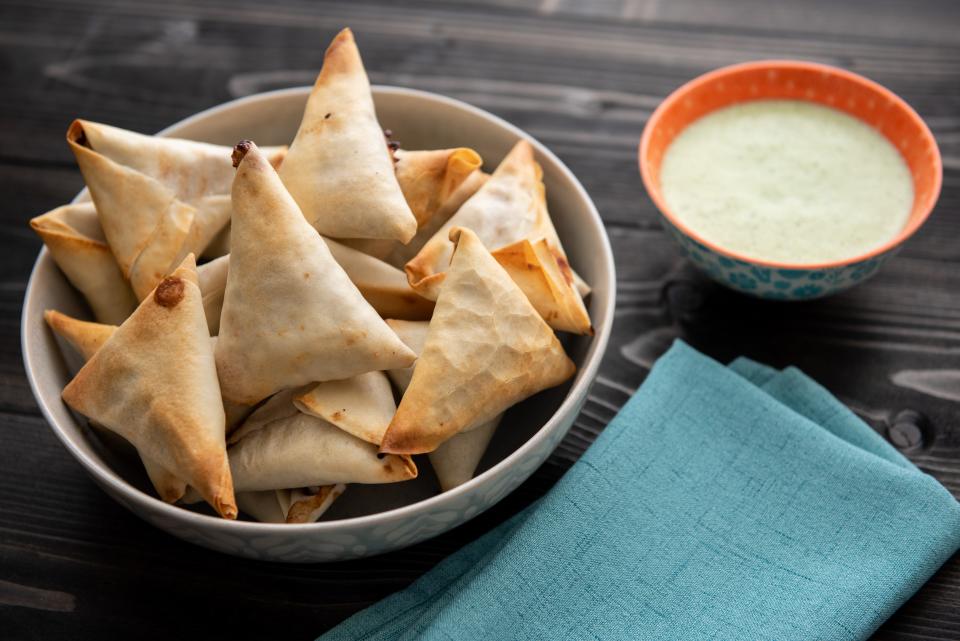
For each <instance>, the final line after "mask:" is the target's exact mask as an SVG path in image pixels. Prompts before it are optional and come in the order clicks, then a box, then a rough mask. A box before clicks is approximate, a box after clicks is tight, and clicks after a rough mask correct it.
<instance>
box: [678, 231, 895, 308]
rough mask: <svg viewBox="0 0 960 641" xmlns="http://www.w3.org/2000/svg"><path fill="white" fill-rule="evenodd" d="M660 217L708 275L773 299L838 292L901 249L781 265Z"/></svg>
mask: <svg viewBox="0 0 960 641" xmlns="http://www.w3.org/2000/svg"><path fill="white" fill-rule="evenodd" d="M660 221H661V222H662V223H663V226H664V228H665V229H666V230H667V232H668V233H669V234H670V236H671V237H672V238H673V239H674V240H675V241H676V242H677V243H678V244H679V245H680V253H681V254H683V255H684V256H686V257H687V258H689V259H690V261H691V262H692V263H693V264H694V265H696V266H697V267H699V268H700V269H701V270H702V271H703V272H704V273H706V274H707V276H709V277H710V278H712V279H713V280H715V281H717V282H718V283H720V284H721V285H725V286H726V287H730V288H731V289H735V290H737V291H739V292H743V293H744V294H750V295H751V296H757V297H759V298H765V299H769V300H792V301H795V300H811V299H814V298H821V297H823V296H828V295H830V294H835V293H837V292H839V291H841V290H844V289H847V288H848V287H852V286H853V285H856V284H857V283H860V282H863V281H865V280H867V279H868V278H870V277H871V276H873V275H874V274H875V273H877V270H878V269H880V266H881V265H882V264H883V263H884V262H885V261H886V260H887V259H888V258H890V257H891V256H893V255H894V254H895V253H896V251H897V249H898V248H893V249H891V250H890V251H888V252H885V253H883V254H880V255H878V256H874V257H872V258H868V259H866V260H862V261H859V262H856V263H851V264H849V265H843V266H840V267H828V268H823V269H778V268H776V267H767V266H764V265H761V264H755V263H750V262H747V261H744V260H739V259H737V258H731V257H729V256H724V255H722V254H720V253H718V252H716V251H714V250H712V249H710V248H709V247H707V246H705V245H703V244H701V243H699V242H697V241H696V240H694V239H693V238H690V237H689V236H687V235H686V234H684V233H683V232H682V231H680V230H679V229H677V228H676V227H674V226H673V224H672V223H671V222H670V221H669V220H667V219H666V218H665V217H663V216H661V217H660Z"/></svg>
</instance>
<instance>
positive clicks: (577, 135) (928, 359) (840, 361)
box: [0, 0, 960, 641]
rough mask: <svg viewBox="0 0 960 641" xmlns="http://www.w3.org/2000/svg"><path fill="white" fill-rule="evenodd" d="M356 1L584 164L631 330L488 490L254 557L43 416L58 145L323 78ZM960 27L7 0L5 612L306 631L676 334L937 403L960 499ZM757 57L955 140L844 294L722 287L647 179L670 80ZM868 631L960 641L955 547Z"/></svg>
mask: <svg viewBox="0 0 960 641" xmlns="http://www.w3.org/2000/svg"><path fill="white" fill-rule="evenodd" d="M347 25H349V26H351V27H352V28H353V29H354V31H355V32H356V34H357V38H358V40H359V42H360V46H361V50H362V52H363V56H364V59H365V62H366V65H367V67H368V69H369V70H370V75H371V78H372V79H373V80H374V81H375V82H380V83H389V84H396V85H403V86H410V87H416V88H420V89H427V90H431V91H437V92H440V93H444V94H448V95H451V96H454V97H457V98H461V99H463V100H466V101H468V102H471V103H473V104H476V105H477V106H479V107H482V108H484V109H488V110H490V111H492V112H494V113H496V114H498V115H500V116H502V117H504V118H506V119H507V120H509V121H511V122H513V123H515V124H516V125H518V126H520V127H522V128H524V129H526V130H527V131H529V132H530V133H531V134H533V135H534V136H536V137H537V138H539V139H540V140H541V141H543V142H544V143H545V144H546V145H547V146H549V147H550V148H551V149H552V150H554V151H555V152H556V153H557V154H558V155H559V156H560V157H561V158H562V159H563V160H564V162H566V163H567V164H568V165H569V166H570V168H571V169H572V170H573V171H574V172H575V173H576V174H577V176H578V177H579V178H580V179H581V180H582V182H583V183H584V185H585V186H586V188H587V190H588V191H589V192H590V194H591V195H592V196H593V198H594V200H595V202H596V204H597V206H598V208H599V210H600V212H601V214H602V216H603V218H604V221H605V222H606V224H607V227H608V231H609V234H610V237H611V240H612V242H613V245H614V250H615V253H616V257H617V268H618V274H619V282H618V296H619V298H618V309H617V316H616V322H615V327H614V336H613V339H612V341H611V346H610V350H609V353H608V354H607V356H606V359H605V361H604V363H603V366H602V368H601V375H600V378H599V379H598V381H597V384H596V385H595V387H594V389H593V391H592V393H591V396H590V399H589V401H588V403H587V405H586V407H585V408H584V411H583V413H582V415H581V416H580V417H579V418H578V420H577V422H576V425H575V427H574V428H573V430H572V431H571V432H570V434H569V436H568V437H567V438H566V439H565V440H564V442H563V443H562V444H561V446H560V447H559V448H558V449H557V451H556V452H555V453H554V455H553V456H552V457H551V458H550V459H549V461H548V462H547V463H546V464H545V465H544V466H543V467H542V468H541V469H540V470H538V471H537V473H536V474H535V475H534V476H533V477H532V478H531V479H530V480H529V481H528V482H527V483H525V484H524V485H523V486H522V487H521V488H520V489H519V490H518V491H517V492H515V493H514V494H512V495H511V496H510V497H508V498H507V499H506V500H504V501H503V502H502V503H501V504H500V505H498V506H497V507H496V508H494V509H493V510H491V511H490V512H488V513H486V514H483V515H482V516H480V517H477V518H476V519H474V520H473V521H471V522H470V523H468V524H466V525H464V526H462V527H460V528H458V529H457V530H455V531H453V532H450V533H448V534H446V535H443V536H440V537H438V538H436V539H434V540H432V541H428V542H426V543H423V544H420V545H418V546H415V547H413V548H411V549H408V550H405V551H402V552H397V553H393V554H388V555H384V556H381V557H377V558H374V559H366V560H360V561H353V562H349V563H340V564H332V565H317V566H308V565H299V566H297V565H294V566H289V565H283V566H279V565H270V564H264V563H257V562H252V561H245V560H240V559H234V558H231V557H226V556H222V555H219V554H215V553H212V552H208V551H206V550H202V549H199V548H196V547H193V546H190V545H187V544H185V543H181V542H180V541H177V540H175V539H173V538H171V537H169V536H167V535H165V534H163V533H161V532H159V531H156V530H154V529H152V528H150V527H148V526H147V525H145V524H143V523H142V522H140V521H138V520H137V519H135V518H133V517H132V516H131V515H130V514H129V513H127V512H126V511H125V510H123V509H122V508H121V507H119V506H118V505H116V504H114V503H113V502H112V501H111V500H110V499H108V498H107V497H106V496H105V495H104V494H102V493H101V492H100V490H99V489H98V488H96V487H95V486H94V485H93V484H92V483H91V482H90V481H89V479H88V478H87V477H86V476H85V475H84V474H83V472H82V470H81V469H80V467H79V465H77V464H76V463H75V462H74V461H73V460H72V459H71V458H70V456H69V454H67V452H66V451H65V450H64V449H63V448H62V447H61V446H60V445H59V443H58V442H57V441H56V439H55V437H54V436H53V434H52V433H51V432H50V430H49V429H48V428H47V426H46V425H45V423H44V421H43V419H42V418H41V417H40V416H39V413H38V410H37V408H36V405H35V404H34V402H33V399H32V396H31V394H30V391H29V389H28V386H27V383H26V380H25V378H24V375H23V367H22V364H21V360H20V355H19V353H20V346H19V313H20V304H21V301H22V297H23V292H24V288H25V286H26V282H27V278H28V277H29V273H30V268H31V266H32V263H33V259H34V257H35V255H36V252H37V250H38V249H39V242H38V241H37V239H36V238H35V237H34V236H33V234H32V233H31V232H30V230H29V229H28V227H27V225H26V223H27V220H28V219H29V218H30V217H32V216H34V215H36V214H38V213H41V212H43V211H45V210H47V209H49V208H52V207H54V206H56V205H59V204H61V203H63V202H65V201H67V200H69V199H70V198H71V197H72V195H73V194H74V193H76V191H77V190H78V189H79V188H80V187H81V179H80V175H79V172H77V171H76V170H75V168H74V164H73V161H72V158H71V157H70V154H69V152H68V150H67V148H66V145H65V144H64V142H63V132H64V131H65V130H66V126H67V124H68V123H69V121H70V120H71V119H72V118H73V117H76V116H82V117H85V118H90V119H93V120H100V121H104V122H108V123H112V124H115V125H118V126H122V127H127V128H131V129H135V130H138V131H144V132H153V131H156V130H158V129H160V128H162V127H164V126H166V125H168V124H170V123H172V122H174V121H176V120H178V119H180V118H183V117H185V116H187V115H189V114H191V113H194V112H196V111H199V110H201V109H204V108H206V107H209V106H212V105H214V104H217V103H220V102H223V101H225V100H228V99H230V98H234V97H237V96H241V95H246V94H249V93H254V92H258V91H263V90H267V89H272V88H277V87H285V86H291V85H300V84H308V83H310V82H312V80H313V78H314V75H315V73H316V70H317V69H318V68H319V66H320V61H321V59H322V55H323V49H324V46H325V44H326V42H327V41H328V40H329V39H330V38H331V36H332V35H333V34H334V33H335V31H336V30H338V29H339V28H341V27H342V26H347ZM958 27H960V4H957V3H956V2H952V1H951V0H923V1H922V2H915V3H901V2H893V1H892V0H884V1H871V0H855V1H853V2H845V3H837V2H832V1H830V0H810V1H808V2H804V3H768V2H764V1H763V0H728V1H726V2H711V3H703V2H696V1H694V0H678V1H675V2H669V3H668V2H663V1H661V0H602V1H598V2H590V3H584V2H575V1H573V0H520V1H516V2H513V1H508V0H497V1H495V2H479V1H469V0H457V1H440V0H417V1H416V2H404V3H391V2H387V1H385V0H358V1H354V2H350V3H332V2H331V3H315V2H307V1H306V0H294V1H289V2H284V3H281V4H275V3H270V4H267V3H262V2H253V1H252V0H230V1H227V0H214V1H211V2H204V3H202V4H201V3H196V2H187V1H180V0H164V1H162V2H161V1H160V0H148V1H145V2H137V3H133V2H129V3H123V2H117V1H115V0H81V1H78V2H71V1H68V0H59V1H58V0H39V1H37V0H34V1H30V2H27V1H18V0H4V2H3V3H2V4H0V78H2V87H3V90H2V91H0V172H2V176H3V180H2V181H0V202H2V203H3V209H2V216H0V249H2V251H0V267H2V270H0V435H2V438H3V443H4V447H2V448H0V469H2V470H3V471H4V474H3V475H2V476H0V636H2V637H3V638H5V639H33V638H36V639H48V638H63V637H69V638H109V637H112V636H121V635H122V636H123V637H127V636H130V633H131V631H135V632H134V634H136V636H137V637H139V638H145V639H153V638H156V639H161V638H164V639H166V638H171V637H172V636H176V637H189V638H193V637H201V636H202V637H204V638H207V639H217V638H225V639H226V638H229V639H233V640H239V639H247V638H261V637H264V636H270V637H271V638H280V639H303V638H312V637H313V636H315V635H316V634H318V633H320V632H321V631H323V630H325V629H327V628H329V627H331V626H333V625H335V624H336V623H337V622H338V621H340V620H342V619H343V618H344V617H346V616H348V615H349V614H351V613H353V612H355V611H357V610H359V609H361V608H363V607H364V606H365V605H367V604H369V603H371V602H373V601H375V600H377V599H379V598H382V597H384V596H386V595H387V594H389V593H391V592H393V591H395V590H397V589H399V588H402V587H404V586H405V585H407V584H409V583H410V582H411V581H413V580H414V579H415V578H416V577H418V576H419V575H421V574H422V573H423V572H424V571H425V570H427V569H428V568H430V567H431V566H432V565H433V564H435V563H436V562H437V561H438V560H439V559H441V558H443V557H444V556H446V555H447V554H449V553H450V552H452V551H454V550H455V549H457V548H458V547H459V546H460V545H462V544H463V543H464V542H466V541H469V540H471V539H473V538H475V537H476V536H478V535H479V534H481V533H482V532H485V531H487V530H488V529H490V528H491V527H493V526H495V525H496V524H497V523H499V522H501V521H502V520H503V519H505V518H507V517H508V516H509V515H511V514H513V513H514V512H516V511H517V510H519V509H521V508H522V507H523V506H525V505H527V504H529V503H530V502H531V501H533V500H534V499H535V498H536V497H538V496H540V495H542V494H543V493H544V492H545V491H547V490H548V489H549V488H550V487H551V486H552V484H553V483H554V482H555V481H556V480H557V479H558V478H559V477H560V476H561V475H562V474H563V472H564V471H565V470H566V469H567V468H568V467H569V466H570V465H571V464H572V463H573V462H574V461H575V460H576V459H577V458H578V457H579V455H580V454H581V453H582V452H583V451H584V449H585V448H586V447H587V446H589V444H590V443H591V442H592V440H593V439H594V438H595V437H596V435H597V434H598V433H599V431H601V430H602V429H603V427H604V425H606V423H607V422H608V421H609V420H610V418H612V416H613V415H614V414H615V413H616V411H617V409H618V408H619V407H620V406H621V405H622V404H623V403H624V402H625V401H626V399H627V398H628V396H629V394H631V393H632V391H633V390H634V389H636V387H637V386H639V385H640V383H641V382H642V381H643V378H644V376H645V375H646V373H647V371H648V368H649V366H650V364H651V363H652V361H653V360H654V359H655V358H656V357H657V356H658V355H659V354H660V353H661V352H662V351H663V350H664V349H665V348H666V346H667V345H668V344H669V342H670V341H671V340H672V339H673V338H674V337H676V336H682V337H684V338H685V339H686V340H688V341H689V342H691V343H692V344H693V345H694V346H696V347H697V348H699V349H701V350H703V351H705V352H706V353H708V354H710V355H712V356H714V357H716V358H718V359H721V360H726V359H730V358H733V357H734V356H737V355H740V354H745V355H747V356H750V357H753V358H757V359H760V360H763V361H766V362H769V363H772V364H774V365H779V366H783V365H787V364H796V365H798V366H800V367H801V368H802V369H804V370H805V371H807V372H808V373H809V374H811V375H812V376H813V377H814V378H816V379H817V380H819V381H820V382H822V383H823V384H824V385H825V386H826V387H828V388H829V389H830V390H831V391H833V392H834V393H836V394H837V395H838V396H839V397H840V398H841V399H842V400H843V401H844V402H846V403H847V404H848V405H849V406H850V407H852V408H853V409H854V410H855V411H857V413H858V414H860V415H861V416H862V417H863V418H865V419H866V420H867V421H868V422H869V423H870V424H871V425H873V426H874V427H875V428H876V429H878V430H879V431H881V432H882V433H884V434H886V433H888V432H889V431H890V430H893V431H894V432H897V431H898V430H901V428H902V427H904V426H907V427H908V428H910V427H911V426H918V428H919V434H920V436H921V437H922V439H921V441H920V442H919V443H915V444H912V445H910V446H909V447H908V448H907V449H906V450H905V451H906V453H907V454H908V455H909V456H910V457H911V458H912V459H913V460H914V461H915V462H916V463H917V464H919V465H920V466H921V467H922V468H923V469H925V470H926V471H928V472H930V473H931V474H933V475H934V476H936V477H937V478H938V479H940V481H941V482H943V483H944V484H945V485H946V486H947V487H948V488H949V489H950V490H951V491H952V492H953V493H954V495H957V496H960V240H958V238H960V29H958ZM764 57H795V58H803V59H808V60H815V61H821V62H827V63H832V64H838V65H841V66H844V67H846V68H849V69H851V70H853V71H856V72H860V73H863V74H866V75H868V76H870V77H872V78H874V79H876V80H877V81H879V82H881V83H883V84H885V85H886V86H888V87H889V88H891V89H892V90H894V91H896V92H897V93H899V94H900V95H902V96H903V97H904V98H905V99H906V100H908V101H909V102H910V103H911V104H912V105H914V107H915V108H916V109H917V110H918V111H919V112H920V114H921V115H922V116H923V117H924V118H925V119H926V120H927V122H928V123H929V125H930V127H931V129H932V130H933V132H934V134H935V135H936V137H937V139H938V141H939V143H940V145H941V150H942V152H943V156H944V164H945V176H944V189H943V195H942V197H941V200H940V204H939V205H938V207H937V210H936V212H935V214H934V216H933V217H932V219H931V220H930V221H929V223H928V224H927V225H926V226H925V227H924V228H923V230H922V231H921V232H920V233H919V234H918V235H917V236H916V237H915V238H914V239H913V240H911V241H910V242H909V243H908V244H907V245H906V247H905V248H904V249H903V251H902V252H901V253H900V255H899V256H898V257H897V258H895V259H894V260H892V261H891V262H890V263H889V264H888V266H887V267H885V268H884V270H883V272H882V273H881V274H880V275H879V276H877V277H876V278H875V279H874V280H872V281H870V282H869V283H867V284H865V285H864V286H861V287H859V288H857V289H854V290H853V291H850V292H847V293H844V294H841V295H838V296H836V297H833V298H830V299H828V300H824V301H815V302H811V303H806V304H792V305H786V304H774V303H761V302H758V301H753V300H749V299H746V298H743V297H741V296H738V295H736V294H733V293H731V292H728V291H726V290H723V289H722V288H719V287H717V286H715V285H712V284H710V283H708V282H707V281H705V280H704V278H703V277H701V276H700V275H699V274H698V273H696V272H695V271H694V270H693V269H692V268H691V267H690V266H689V265H687V264H686V263H685V262H684V261H683V260H682V259H681V258H680V257H679V255H678V254H677V252H675V251H674V249H673V247H672V245H670V243H669V241H668V240H667V239H666V237H665V236H664V234H663V233H662V231H661V230H660V227H659V224H658V222H657V215H656V212H655V210H654V208H653V205H652V203H651V202H650V201H649V200H648V199H647V197H646V195H645V194H644V192H643V189H642V187H641V184H640V180H639V178H638V176H637V171H636V165H635V149H636V143H637V140H638V138H639V136H640V132H641V131H642V128H643V125H644V123H645V121H646V119H647V117H648V116H649V115H650V113H651V111H652V110H653V109H654V108H655V107H656V105H657V104H658V102H659V101H660V100H661V99H662V98H663V97H664V96H665V95H666V94H668V93H669V92H670V91H671V90H672V89H674V88H675V87H677V86H678V85H679V84H681V83H682V82H684V81H685V80H688V79H689V78H691V77H693V76H695V75H697V74H699V73H702V72H704V71H706V70H708V69H711V68H713V67H716V66H720V65H723V64H728V63H734V62H739V61H743V60H749V59H756V58H764ZM908 432H909V434H914V432H912V431H910V430H907V432H902V431H901V433H902V434H906V433H908ZM902 442H907V441H902ZM875 638H876V639H883V640H887V641H890V640H898V641H906V640H920V639H924V640H931V639H941V640H955V639H960V563H958V562H957V560H956V559H954V560H952V561H951V562H949V563H948V564H947V565H946V566H945V567H944V568H943V569H942V570H941V571H940V572H939V573H938V574H937V575H936V576H935V577H934V578H933V579H932V580H931V581H930V582H929V583H928V584H927V585H926V586H924V588H923V589H922V590H921V591H920V592H919V593H918V594H917V595H916V596H915V597H914V598H913V599H912V600H911V601H910V602H909V603H908V604H907V605H905V606H904V607H903V608H902V609H901V610H900V611H899V612H898V613H897V614H896V615H895V616H894V617H893V618H891V619H890V621H889V622H888V623H887V624H886V625H885V626H884V627H883V628H882V629H881V630H880V631H879V632H878V633H877V635H876V637H875Z"/></svg>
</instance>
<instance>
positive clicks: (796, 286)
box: [639, 60, 943, 300]
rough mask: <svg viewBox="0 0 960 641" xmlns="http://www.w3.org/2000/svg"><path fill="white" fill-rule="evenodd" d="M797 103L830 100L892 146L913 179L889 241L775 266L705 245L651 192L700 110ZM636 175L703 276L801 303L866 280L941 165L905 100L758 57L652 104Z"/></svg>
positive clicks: (830, 73) (928, 195) (828, 73)
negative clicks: (906, 209) (908, 203)
mask: <svg viewBox="0 0 960 641" xmlns="http://www.w3.org/2000/svg"><path fill="white" fill-rule="evenodd" d="M764 99H780V100H806V101H810V102H815V103H819V104H821V105H824V106H827V107H833V108H835V109H839V110H840V111H842V112H844V113H847V114H849V115H851V116H853V117H855V118H857V119H859V120H861V121H863V122H865V123H867V124H868V125H870V126H872V127H873V128H874V129H876V130H877V131H879V132H880V133H881V134H882V135H883V136H884V137H886V139H887V140H889V141H890V142H891V143H892V144H893V146H894V147H896V149H897V150H898V151H899V152H900V154H901V156H902V157H903V159H904V161H906V164H907V167H908V168H909V171H910V174H911V176H912V178H913V190H914V199H913V207H912V209H911V211H910V217H909V218H908V220H907V223H906V225H905V226H904V227H903V229H901V230H900V232H899V233H898V234H897V235H896V237H894V238H893V239H891V240H890V241H888V242H886V243H884V244H882V245H880V246H878V247H876V248H874V249H872V250H870V251H868V252H866V253H863V254H860V255H857V256H853V257H851V258H848V259H845V260H838V261H832V262H825V263H809V264H808V263H780V262H775V261H767V260H763V259H761V258H756V257H753V256H746V255H743V254H740V253H738V252H735V251H731V250H729V249H725V248H724V247H721V246H719V245H717V244H716V243H714V242H711V241H709V240H707V239H705V238H703V237H702V236H701V235H699V234H698V233H697V232H696V230H693V229H691V228H690V227H688V226H687V225H686V224H684V222H683V221H682V220H680V219H679V218H677V216H676V214H675V213H674V212H672V211H671V210H670V207H669V206H668V205H667V202H666V200H665V199H664V197H663V193H662V192H661V189H660V164H661V161H662V160H663V156H664V153H665V152H666V151H667V148H668V147H669V146H670V143H671V142H673V139H674V138H676V136H677V135H678V134H679V133H680V132H681V131H683V129H684V128H685V127H687V126H688V125H689V124H691V123H692V122H694V121H695V120H697V119H699V118H700V117H702V116H704V115H706V114H708V113H710V112H712V111H715V110H717V109H721V108H723V107H728V106H730V105H733V104H736V103H742V102H748V101H752V100H764ZM639 160H640V175H641V177H642V178H643V184H644V187H646V189H647V193H648V194H650V197H651V198H652V199H653V202H654V204H655V205H656V206H657V209H658V210H659V211H660V214H661V222H662V223H663V225H664V227H665V228H666V230H667V231H668V232H669V233H670V235H671V236H672V237H673V239H674V240H676V241H677V243H678V244H679V245H680V251H681V252H682V253H683V254H684V255H685V256H686V257H688V258H689V259H690V260H691V261H692V262H693V263H694V264H695V265H697V267H699V268H700V269H702V270H703V271H704V272H706V273H707V275H709V276H710V277H711V278H712V279H714V280H716V281H717V282H719V283H721V284H723V285H726V286H727V287H730V288H733V289H735V290H738V291H741V292H743V293H745V294H750V295H752V296H758V297H760V298H769V299H776V300H807V299H811V298H819V297H821V296H827V295H828V294H833V293H836V292H838V291H841V290H843V289H846V288H848V287H851V286H852V285H855V284H857V283H860V282H862V281H864V280H866V279H867V278H869V277H871V276H872V275H873V274H875V273H876V272H877V270H878V269H879V268H880V265H882V264H883V263H884V261H886V260H887V259H888V258H890V257H891V256H893V254H895V253H896V252H897V251H898V250H899V249H900V246H901V245H902V244H903V242H904V241H906V240H907V239H908V238H910V236H912V235H913V234H914V232H916V231H917V230H918V229H919V228H920V226H921V225H922V224H923V222H924V221H925V220H926V219H927V217H928V216H929V215H930V212H931V210H932V209H933V206H934V204H936V202H937V197H938V196H939V195H940V185H941V182H942V177H943V176H942V173H943V167H942V164H941V160H940V150H939V149H938V148H937V142H936V140H935V139H934V137H933V134H932V133H931V132H930V129H929V128H928V127H927V125H926V124H925V123H924V122H923V120H922V119H921V118H920V116H919V115H917V112H915V111H914V110H913V109H912V108H911V107H910V105H908V104H907V103H906V102H904V101H903V100H902V99H901V98H900V97H898V96H897V95H896V94H894V93H893V92H891V91H890V90H888V89H886V88H884V87H882V86H880V85H878V84H877V83H875V82H873V81H872V80H868V79H866V78H864V77H863V76H858V75H857V74H854V73H850V72H849V71H844V70H843V69H838V68H836V67H830V66H827V65H821V64H815V63H811V62H799V61H790V60H763V61H757V62H748V63H744V64H738V65H732V66H729V67H723V68H721V69H717V70H715V71H711V72H709V73H706V74H704V75H702V76H700V77H698V78H695V79H694V80H691V81H690V82H688V83H687V84H685V85H683V86H682V87H680V88H679V89H677V90H676V91H674V92H673V93H672V94H670V95H669V96H668V97H667V99H666V100H664V101H663V102H662V103H661V104H660V106H659V107H657V110H656V111H654V113H653V115H652V116H651V117H650V120H649V121H647V126H646V128H645V129H644V131H643V136H642V137H641V139H640V150H639Z"/></svg>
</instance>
